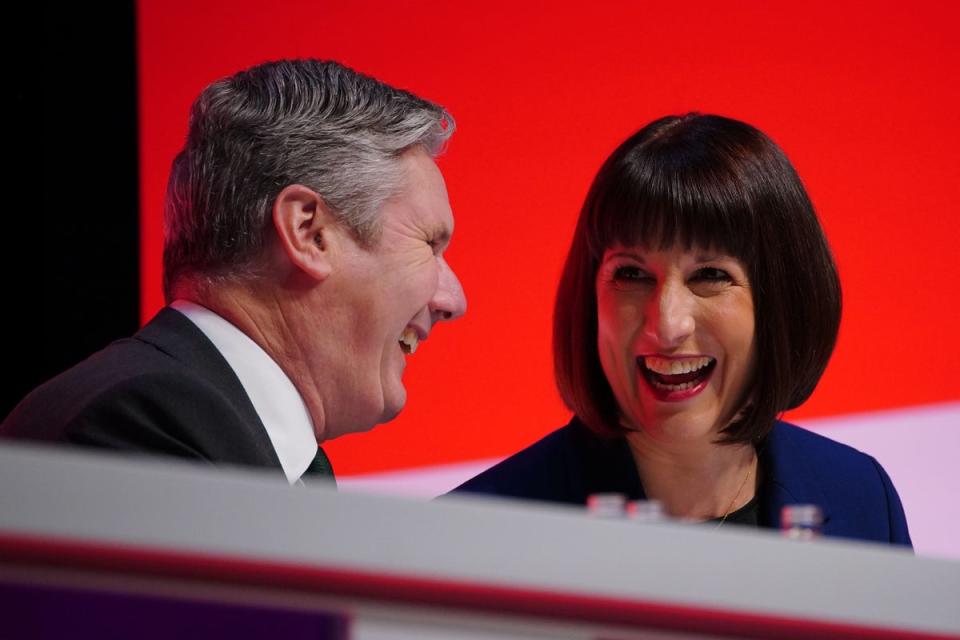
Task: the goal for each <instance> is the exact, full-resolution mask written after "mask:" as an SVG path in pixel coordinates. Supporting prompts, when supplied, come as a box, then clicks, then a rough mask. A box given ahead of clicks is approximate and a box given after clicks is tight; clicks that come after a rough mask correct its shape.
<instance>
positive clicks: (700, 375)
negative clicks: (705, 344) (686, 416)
mask: <svg viewBox="0 0 960 640" xmlns="http://www.w3.org/2000/svg"><path fill="white" fill-rule="evenodd" d="M716 364H717V360H716V358H711V357H709V356H692V357H683V358H675V357H674V358H665V357H663V356H641V357H639V358H637V365H638V367H639V368H640V372H641V373H642V374H643V378H644V380H646V382H647V386H648V387H649V388H650V390H651V391H652V392H653V395H654V396H655V397H656V398H657V399H658V400H661V401H664V402H679V401H681V400H686V399H688V398H692V397H693V396H695V395H697V394H698V393H700V392H701V391H703V390H704V389H705V388H706V386H707V382H709V381H710V377H711V375H712V374H713V370H714V368H715V367H716Z"/></svg>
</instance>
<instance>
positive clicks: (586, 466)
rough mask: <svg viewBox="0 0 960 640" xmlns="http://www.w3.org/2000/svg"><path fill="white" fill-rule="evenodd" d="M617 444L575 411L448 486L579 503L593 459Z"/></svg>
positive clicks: (613, 452)
mask: <svg viewBox="0 0 960 640" xmlns="http://www.w3.org/2000/svg"><path fill="white" fill-rule="evenodd" d="M620 446H621V445H620V444H619V443H618V442H617V441H615V440H610V441H608V440H605V439H602V438H600V437H599V436H597V435H595V434H593V432H592V431H590V430H589V429H588V428H587V427H586V426H585V425H584V424H583V423H582V422H580V420H578V419H577V418H576V417H574V418H573V419H572V420H570V422H569V423H567V424H566V425H565V426H563V427H560V428H559V429H556V430H555V431H552V432H550V433H548V434H547V435H546V436H544V437H543V438H541V439H540V440H538V441H536V442H534V443H533V444H531V445H530V446H528V447H526V448H525V449H522V450H521V451H518V452H517V453H515V454H513V455H511V456H509V457H508V458H506V459H505V460H503V461H501V462H499V463H497V464H496V465H494V466H493V467H491V468H489V469H487V470H486V471H484V472H482V473H480V474H479V475H477V476H476V477H474V478H472V479H470V480H468V481H467V482H465V483H463V484H462V485H460V486H459V487H457V488H456V489H454V490H453V492H454V493H482V494H488V495H498V496H506V497H512V498H523V499H529V500H542V501H547V502H565V503H570V504H583V501H584V499H585V498H584V495H585V492H586V491H587V490H588V485H589V484H591V483H590V476H591V473H590V472H591V469H592V467H593V466H594V465H593V459H594V458H596V457H601V458H608V457H611V456H615V455H616V451H617V450H618V449H619V447H620Z"/></svg>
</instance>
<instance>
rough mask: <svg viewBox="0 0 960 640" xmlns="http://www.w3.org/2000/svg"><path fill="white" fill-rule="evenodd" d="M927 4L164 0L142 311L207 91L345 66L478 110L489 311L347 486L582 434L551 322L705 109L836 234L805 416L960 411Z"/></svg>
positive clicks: (460, 188)
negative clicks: (564, 395)
mask: <svg viewBox="0 0 960 640" xmlns="http://www.w3.org/2000/svg"><path fill="white" fill-rule="evenodd" d="M905 5H906V3H902V2H871V3H864V2H849V3H837V2H808V3H803V4H802V6H801V5H800V4H797V3H791V4H781V3H768V2H760V1H757V2H738V3H728V4H727V5H726V6H718V5H717V3H711V2H703V1H693V0H691V1H688V2H684V3H644V2H620V3H614V2H595V3H584V4H583V5H582V6H580V5H579V3H578V4H576V5H573V4H571V5H565V4H563V3H548V2H543V3H532V2H531V3H525V4H522V5H520V6H514V4H513V3H507V2H499V1H496V2H486V3H483V4H482V5H479V4H474V3H429V2H403V3H395V2H316V1H286V2H273V3H262V2H254V1H250V0H242V1H241V0H231V1H230V2H226V1H223V0H215V1H206V2H203V3H197V2H191V1H188V0H175V1H169V2H157V1H148V0H141V1H140V2H139V3H138V35H139V56H140V57H139V67H140V69H139V70H140V83H141V85H140V101H141V123H142V125H141V155H142V158H141V172H142V176H141V198H142V216H143V219H142V225H141V227H142V239H141V241H142V278H143V281H142V290H143V301H142V314H143V318H144V319H147V318H149V317H150V316H151V315H152V314H153V313H154V312H155V311H156V310H157V309H158V308H159V307H160V306H161V305H162V304H163V301H162V296H161V291H160V252H161V227H160V213H161V205H162V201H163V190H164V185H165V182H166V177H167V172H168V169H169V165H170V162H171V160H172V159H173V156H174V155H175V153H176V151H177V150H178V148H179V147H180V145H181V144H182V141H183V138H184V135H185V133H186V118H187V112H188V109H189V106H190V103H191V101H192V100H193V98H194V97H195V96H196V95H197V94H198V93H199V92H200V91H201V90H202V88H203V87H204V86H205V85H206V84H208V83H209V82H212V81H213V80H216V79H217V78H220V77H222V76H225V75H229V74H231V73H233V72H234V71H237V70H238V69H241V68H244V67H247V66H250V65H253V64H256V63H259V62H262V61H265V60H269V59H276V58H282V57H319V58H333V59H336V60H339V61H341V62H344V63H346V64H348V65H349V66H352V67H354V68H355V69H357V70H359V71H363V72H365V73H369V74H371V75H374V76H376V77H377V78H379V79H382V80H384V81H386V82H389V83H391V84H394V85H397V86H401V87H404V88H407V89H410V90H412V91H414V92H415V93H418V94H420V95H422V96H424V97H426V98H429V99H431V100H434V101H436V102H439V103H441V104H443V105H445V106H446V107H447V108H448V109H449V110H450V111H451V112H452V113H453V115H454V117H455V118H456V119H457V123H458V131H457V133H456V134H455V135H454V137H453V139H452V142H451V145H450V149H449V151H448V153H447V155H446V156H444V157H443V158H442V159H441V160H440V167H441V169H442V170H443V172H444V174H445V176H446V179H447V184H448V189H449V192H450V198H451V202H452V204H453V208H454V212H455V215H456V221H457V231H456V235H455V237H454V242H453V244H452V247H451V249H450V251H449V254H448V257H449V261H450V262H451V264H452V265H453V266H454V268H455V269H456V270H457V272H458V273H459V275H460V277H461V280H462V282H463V285H464V287H465V289H466V292H467V296H468V299H469V305H470V306H469V311H468V313H467V315H466V316H465V317H464V318H463V319H462V320H461V321H459V322H458V323H455V324H452V325H447V326H442V327H440V329H439V330H438V331H437V332H435V333H434V334H433V335H432V336H431V339H430V341H429V342H428V343H426V344H425V345H424V348H423V349H422V350H421V351H418V352H417V354H416V356H414V357H413V358H412V359H411V362H410V363H409V366H408V368H407V373H406V376H405V381H406V385H407V388H408V391H409V398H410V400H409V402H408V405H407V408H406V409H405V411H404V412H403V413H402V414H401V416H400V417H399V418H398V419H397V420H395V421H394V422H392V423H390V424H387V425H381V426H380V427H378V428H377V429H375V430H374V431H373V432H372V433H369V434H363V435H359V436H348V437H346V438H341V439H339V440H337V441H335V442H333V443H331V444H330V445H329V446H328V447H327V448H328V451H329V452H330V453H331V455H332V457H333V459H334V462H335V463H336V466H337V469H338V472H339V473H359V472H368V471H375V470H381V469H391V468H399V467H408V466H417V465H426V464H439V463H444V462H454V461H459V460H466V459H473V458H482V457H491V456H498V455H504V454H507V453H510V452H512V451H514V450H516V449H518V448H520V447H522V446H524V445H526V444H528V443H530V442H532V441H533V440H535V439H536V438H538V437H539V436H540V435H542V434H544V433H546V432H547V431H548V430H550V429H552V428H554V427H556V426H558V425H559V424H561V423H562V422H563V421H564V420H565V419H566V411H565V410H564V409H563V407H562V405H561V404H560V401H559V399H558V396H557V393H556V391H555V390H554V387H553V382H552V375H551V360H550V314H551V306H552V300H553V294H554V288H555V283H556V280H557V277H558V274H559V270H560V266H561V263H562V260H563V257H564V255H565V252H566V249H567V244H568V242H569V236H570V233H571V231H572V229H573V225H574V221H575V218H576V214H577V211H578V208H579V206H580V203H581V201H582V199H583V196H584V194H585V193H586V190H587V187H588V185H589V182H590V180H591V178H592V176H593V174H594V172H595V171H596V169H597V168H598V167H599V165H600V163H601V162H602V160H603V159H604V158H605V157H606V155H607V154H609V152H610V151H612V150H613V148H614V147H615V146H616V145H617V144H618V143H619V142H620V141H621V140H622V139H623V138H625V137H626V136H627V135H628V134H630V133H631V132H633V131H634V130H636V129H637V128H639V127H640V126H641V125H643V124H645V123H646V122H647V121H649V120H651V119H653V118H655V117H657V116H660V115H664V114H666V113H681V112H686V111H690V110H697V111H703V112H715V113H720V114H723V115H729V116H732V117H736V118H739V119H743V120H746V121H748V122H750V123H752V124H754V125H756V126H758V127H759V128H761V129H762V130H764V131H765V132H767V133H768V134H769V135H771V136H772V137H773V138H774V139H775V140H776V141H778V143H779V144H780V145H781V146H782V147H783V148H784V149H785V150H786V152H787V154H788V155H789V156H790V157H791V159H792V160H793V162H794V164H795V165H796V167H797V169H798V170H799V172H800V175H801V176H802V177H803V179H804V181H805V183H806V184H807V187H808V189H809V191H810V194H811V197H812V198H813V201H814V203H815V205H816V206H817V209H818V211H819V214H820V216H821V219H822V221H823V224H824V227H825V228H826V231H827V234H828V236H829V239H830V241H831V243H832V245H833V248H834V251H835V254H836V257H837V261H838V264H839V267H840V270H841V278H842V281H843V285H844V293H845V310H844V320H843V325H842V328H841V335H840V343H839V346H838V348H837V351H836V353H835V356H834V358H833V360H832V362H831V365H830V367H829V369H828V370H827V373H826V375H825V377H824V379H823V381H822V383H821V385H820V387H819V388H818V390H817V391H816V393H815V394H814V396H813V398H812V399H811V400H810V401H809V402H808V403H807V404H806V405H805V406H804V407H803V408H801V409H800V410H799V411H797V412H796V413H795V414H794V416H799V417H809V416H819V415H830V414H842V413H850V412H860V411H869V410H878V409H884V408H890V407H900V406H907V405H915V404H925V403H935V402H941V401H949V400H956V399H958V398H960V377H958V376H957V369H958V366H960V344H958V341H957V328H958V321H957V317H958V315H960V313H958V311H960V304H958V294H960V285H958V283H960V260H958V256H957V253H958V252H957V245H958V240H960V232H958V231H957V221H956V217H957V213H958V204H957V203H958V202H960V169H958V163H957V161H956V157H955V153H956V151H957V150H958V149H960V124H958V120H957V115H956V110H957V107H958V105H960V100H958V98H960V89H958V83H957V81H956V76H957V73H958V70H960V64H958V62H960V47H958V46H957V44H956V38H957V33H958V26H960V20H958V17H960V9H958V7H960V5H957V4H955V3H952V2H914V3H911V6H910V7H909V8H908V7H906V6H905ZM906 428H908V426H906V425H905V429H906ZM905 433H906V432H905Z"/></svg>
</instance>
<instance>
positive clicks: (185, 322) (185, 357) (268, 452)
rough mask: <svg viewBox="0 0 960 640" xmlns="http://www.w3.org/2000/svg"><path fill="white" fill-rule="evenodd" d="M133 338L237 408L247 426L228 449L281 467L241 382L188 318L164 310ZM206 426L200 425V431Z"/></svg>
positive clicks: (257, 462)
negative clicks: (213, 388) (201, 380)
mask: <svg viewBox="0 0 960 640" xmlns="http://www.w3.org/2000/svg"><path fill="white" fill-rule="evenodd" d="M134 338H135V339H138V340H142V341H144V342H147V343H150V344H151V345H153V346H154V347H156V348H157V349H159V350H161V351H163V352H164V353H166V354H167V355H169V356H170V357H171V358H173V359H175V360H177V361H179V362H180V363H182V364H184V365H185V366H187V367H189V368H190V369H192V370H193V371H195V372H197V373H199V374H200V375H201V376H202V377H203V378H205V379H206V380H208V381H209V382H210V383H211V384H213V385H214V386H216V387H217V389H218V390H219V391H220V392H221V393H223V394H224V396H225V397H226V398H227V399H228V400H229V402H230V403H231V404H232V405H233V406H234V407H235V409H236V410H237V412H238V413H239V414H240V416H241V419H242V420H243V423H244V424H243V425H241V426H240V429H241V430H242V433H235V434H229V435H225V437H224V438H223V444H224V447H225V448H231V449H233V452H234V453H235V454H239V455H240V456H241V457H243V458H248V459H249V463H250V464H255V465H258V466H269V467H276V468H279V467H280V460H279V458H277V454H276V451H275V450H274V448H273V443H272V442H270V436H268V435H267V430H266V428H265V427H264V426H263V422H261V420H260V416H258V415H257V411H256V409H254V408H253V403H251V402H250V398H249V397H248V396H247V393H246V392H245V391H244V390H243V385H242V384H241V383H240V379H239V378H237V375H236V374H235V373H234V372H233V369H232V368H231V367H230V365H229V364H228V363H227V361H226V360H225V359H224V358H223V356H222V355H220V352H219V351H217V348H216V347H214V346H213V343H212V342H210V340H209V339H208V338H207V336H206V335H204V333H203V332H202V331H200V329H199V328H198V327H197V326H196V325H195V324H193V323H192V322H191V321H190V320H189V319H187V317H186V316H184V315H183V314H182V313H180V312H179V311H176V310H175V309H171V308H169V307H165V308H163V309H161V310H160V312H159V313H157V315H156V316H154V318H153V319H152V320H151V321H150V322H149V323H147V325H146V326H144V327H143V329H141V330H140V331H139V332H138V333H137V334H136V336H134ZM205 426H206V425H197V428H198V429H201V428H204V427H205ZM206 427H207V428H209V427H208V426H206Z"/></svg>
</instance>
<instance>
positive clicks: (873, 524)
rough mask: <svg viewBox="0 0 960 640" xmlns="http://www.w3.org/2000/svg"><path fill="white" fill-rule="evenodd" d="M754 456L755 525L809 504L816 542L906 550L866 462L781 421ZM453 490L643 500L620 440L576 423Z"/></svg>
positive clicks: (895, 516)
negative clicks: (819, 530)
mask: <svg viewBox="0 0 960 640" xmlns="http://www.w3.org/2000/svg"><path fill="white" fill-rule="evenodd" d="M758 454H759V458H760V469H761V473H762V479H761V482H760V493H759V496H758V497H759V503H760V504H759V506H760V514H759V515H760V524H761V526H764V527H770V528H778V527H779V523H780V509H781V508H782V507H783V506H784V505H788V504H799V503H805V504H816V505H819V506H820V507H821V509H822V510H823V516H824V524H823V533H824V535H829V536H839V537H844V538H856V539H859V540H872V541H876V542H886V543H894V544H902V545H908V546H909V545H910V534H909V532H908V530H907V521H906V517H905V516H904V513H903V507H902V505H901V504H900V498H899V496H897V492H896V490H895V489H894V488H893V484H892V483H891V482H890V478H889V477H888V476H887V474H886V472H885V471H884V470H883V468H882V467H881V466H880V465H879V464H878V463H877V461H876V460H874V459H873V458H872V457H870V456H868V455H866V454H863V453H860V452H859V451H857V450H856V449H853V448H851V447H848V446H846V445H842V444H840V443H838V442H834V441H832V440H829V439H827V438H824V437H823V436H819V435H817V434H815V433H812V432H810V431H806V430H804V429H801V428H799V427H795V426H793V425H791V424H787V423H785V422H777V423H776V424H775V425H774V427H773V430H772V431H771V433H770V435H769V437H768V438H767V439H766V441H765V442H764V444H763V445H762V446H761V447H759V448H758ZM454 491H455V492H461V491H462V492H472V493H484V494H492V495H499V496H509V497H515V498H523V499H530V500H543V501H548V502H564V503H570V504H577V505H583V504H585V503H586V500H587V496H589V495H590V494H592V493H601V492H615V493H623V494H625V495H627V496H629V498H630V499H632V500H643V499H645V495H644V492H643V487H642V486H641V485H640V478H639V475H638V473H637V469H636V465H635V463H634V460H633V455H632V454H631V453H630V447H629V445H628V444H627V442H626V440H625V439H624V438H622V437H618V438H610V439H607V438H601V437H599V436H597V435H596V434H594V433H593V432H592V431H590V429H588V428H587V427H586V426H585V425H584V424H583V423H581V422H580V421H579V420H578V419H577V418H574V419H573V420H571V421H570V423H569V424H568V425H567V426H565V427H563V428H561V429H558V430H557V431H554V432H553V433H551V434H549V435H548V436H546V437H545V438H543V439H542V440H540V441H539V442H537V443H535V444H533V445H531V446H530V447H528V448H527V449H524V450H523V451H521V452H519V453H517V454H515V455H513V456H511V457H509V458H507V459H506V460H504V461H503V462H501V463H500V464H497V465H496V466H494V467H492V468H491V469H488V470H487V471H485V472H483V473H481V474H480V475H478V476H477V477H475V478H473V479H472V480H469V481H467V482H466V483H464V484H462V485H461V486H460V487H458V488H457V489H454Z"/></svg>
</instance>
